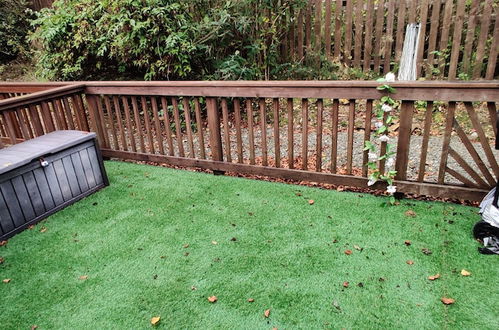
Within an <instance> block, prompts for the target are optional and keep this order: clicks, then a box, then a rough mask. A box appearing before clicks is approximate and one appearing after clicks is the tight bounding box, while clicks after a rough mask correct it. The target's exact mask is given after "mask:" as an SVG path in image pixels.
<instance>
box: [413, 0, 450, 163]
mask: <svg viewBox="0 0 499 330" xmlns="http://www.w3.org/2000/svg"><path fill="white" fill-rule="evenodd" d="M453 6H454V5H453V0H446V2H445V7H444V13H443V16H444V17H443V22H442V31H441V32H440V46H439V50H440V52H441V53H442V55H439V58H438V67H439V68H441V72H440V76H441V77H443V76H444V75H445V61H446V59H445V54H444V53H446V52H447V48H448V46H449V45H448V42H449V33H450V26H451V18H452V12H453V9H454V7H453ZM420 41H421V40H420ZM444 170H445V168H444Z"/></svg>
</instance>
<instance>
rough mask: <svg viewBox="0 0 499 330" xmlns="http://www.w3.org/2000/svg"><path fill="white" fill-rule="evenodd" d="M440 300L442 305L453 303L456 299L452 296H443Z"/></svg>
mask: <svg viewBox="0 0 499 330" xmlns="http://www.w3.org/2000/svg"><path fill="white" fill-rule="evenodd" d="M440 301H441V302H442V303H444V305H452V304H453V303H455V302H456V301H455V300H454V299H452V298H445V297H443V298H442V299H440Z"/></svg>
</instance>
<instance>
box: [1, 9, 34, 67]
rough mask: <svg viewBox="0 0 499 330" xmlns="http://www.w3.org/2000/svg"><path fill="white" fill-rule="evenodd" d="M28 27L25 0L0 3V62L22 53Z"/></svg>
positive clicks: (24, 47)
mask: <svg viewBox="0 0 499 330" xmlns="http://www.w3.org/2000/svg"><path fill="white" fill-rule="evenodd" d="M28 29H29V14H28V12H27V11H26V0H3V1H2V3H1V5H0V63H6V62H7V61H9V60H12V59H14V58H15V57H16V56H18V55H19V54H22V53H24V51H25V49H26V38H25V37H26V34H27V31H28Z"/></svg>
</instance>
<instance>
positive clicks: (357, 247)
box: [353, 245, 362, 251]
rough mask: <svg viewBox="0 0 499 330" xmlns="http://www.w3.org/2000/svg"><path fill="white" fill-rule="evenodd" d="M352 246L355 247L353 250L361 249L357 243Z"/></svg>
mask: <svg viewBox="0 0 499 330" xmlns="http://www.w3.org/2000/svg"><path fill="white" fill-rule="evenodd" d="M353 247H354V248H355V250H358V251H362V248H361V247H360V246H358V245H354V246H353Z"/></svg>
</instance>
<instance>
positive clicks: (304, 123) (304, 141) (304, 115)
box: [301, 99, 308, 170]
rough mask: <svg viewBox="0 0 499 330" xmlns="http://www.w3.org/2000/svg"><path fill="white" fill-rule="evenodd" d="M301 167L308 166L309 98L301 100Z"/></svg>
mask: <svg viewBox="0 0 499 330" xmlns="http://www.w3.org/2000/svg"><path fill="white" fill-rule="evenodd" d="M301 132H302V134H301V160H302V164H301V168H302V170H306V169H307V168H308V99H302V101H301Z"/></svg>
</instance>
